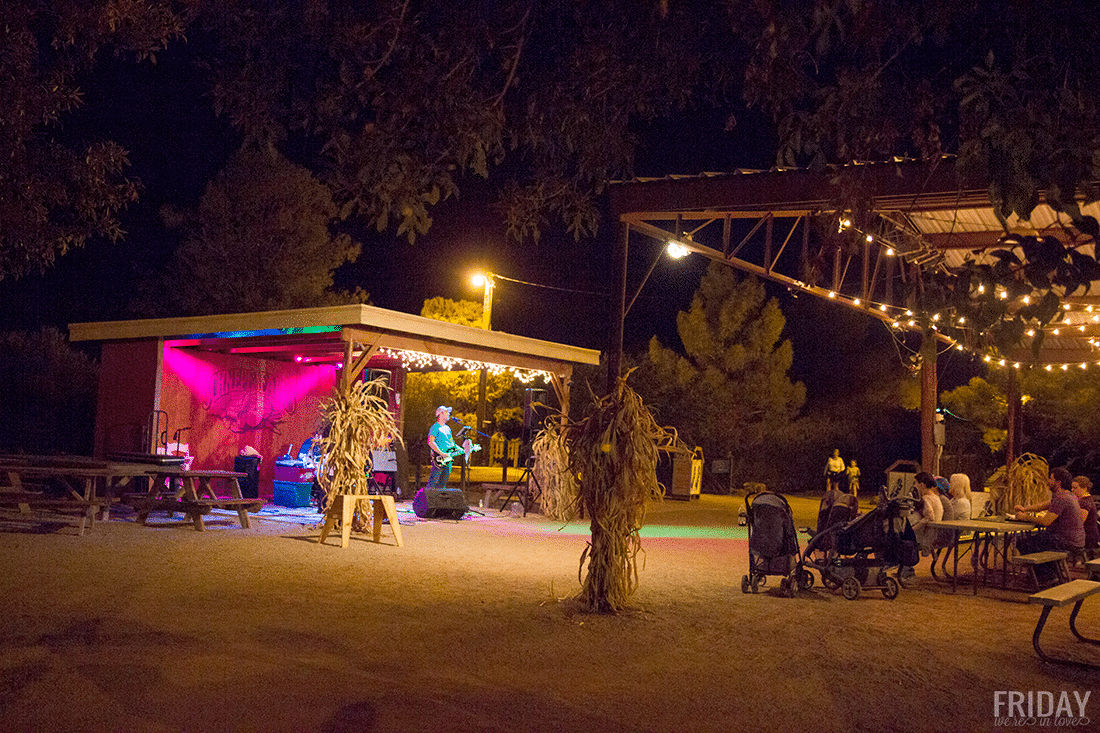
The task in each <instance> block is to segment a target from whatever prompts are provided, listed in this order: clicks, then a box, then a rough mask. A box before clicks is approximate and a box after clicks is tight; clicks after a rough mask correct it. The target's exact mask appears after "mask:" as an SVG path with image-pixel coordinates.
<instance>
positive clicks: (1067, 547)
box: [1016, 468, 1085, 570]
mask: <svg viewBox="0 0 1100 733" xmlns="http://www.w3.org/2000/svg"><path fill="white" fill-rule="evenodd" d="M1072 482H1073V477H1072V476H1070V474H1069V471H1067V470H1066V469H1064V468H1056V469H1054V470H1053V471H1051V472H1050V477H1049V478H1048V479H1047V483H1048V484H1049V485H1050V491H1051V496H1050V501H1049V502H1040V503H1039V504H1034V505H1028V506H1020V505H1017V506H1016V518H1017V519H1021V520H1026V521H1029V522H1033V523H1034V524H1035V525H1036V526H1038V527H1042V528H1043V529H1042V531H1040V532H1039V533H1037V534H1032V535H1028V536H1027V537H1023V538H1021V539H1020V540H1019V541H1018V542H1017V543H1016V547H1017V549H1018V550H1019V551H1020V553H1021V554H1024V555H1027V554H1030V553H1032V552H1044V551H1047V550H1056V551H1062V552H1073V551H1074V550H1080V549H1083V548H1084V546H1085V522H1084V520H1083V519H1082V517H1081V507H1080V505H1079V504H1078V502H1077V497H1075V496H1074V495H1073V494H1071V493H1070V491H1069V487H1070V484H1072ZM1044 507H1045V508H1046V511H1040V510H1041V509H1043V508H1044ZM1036 570H1038V568H1036Z"/></svg>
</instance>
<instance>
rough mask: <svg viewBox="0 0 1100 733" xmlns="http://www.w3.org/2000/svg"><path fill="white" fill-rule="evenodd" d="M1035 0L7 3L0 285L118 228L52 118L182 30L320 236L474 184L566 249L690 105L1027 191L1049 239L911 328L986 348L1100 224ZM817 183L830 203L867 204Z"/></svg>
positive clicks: (1072, 17)
mask: <svg viewBox="0 0 1100 733" xmlns="http://www.w3.org/2000/svg"><path fill="white" fill-rule="evenodd" d="M1055 5H1056V7H1051V4H1049V3H1028V2H1022V1H1021V0H989V1H983V2H977V1H976V0H967V1H964V2H958V1H957V0H927V1H926V2H920V3H916V2H910V1H909V0H790V1H788V0H755V1H754V2H746V1H744V0H693V1H692V2H687V0H610V1H609V2H593V1H591V0H549V1H548V2H538V3H536V2H532V1H531V0H472V1H471V2H453V1H451V0H446V1H445V0H369V1H367V2H359V1H355V2H353V1H352V0H176V2H167V0H166V1H165V2H159V3H157V2H119V1H118V0H113V1H110V2H108V0H89V1H88V2H77V1H76V0H15V1H14V2H8V3H4V4H3V7H2V9H0V14H2V15H0V20H3V28H4V31H3V33H4V34H5V35H4V37H3V46H2V47H0V71H3V74H0V92H2V94H0V123H2V124H0V155H2V156H3V159H4V162H5V165H2V166H0V276H4V275H13V274H20V273H23V272H26V271H28V270H32V269H35V268H40V267H43V266H45V265H47V264H49V263H50V262H51V261H53V259H54V258H55V257H56V256H57V255H58V254H60V253H63V252H64V251H66V249H68V248H69V247H72V246H75V245H78V244H80V243H81V242H83V241H84V240H85V239H86V238H87V237H89V236H105V237H118V236H120V235H121V234H122V230H121V224H120V221H119V212H120V210H121V209H122V208H123V207H124V206H125V205H126V204H127V203H129V202H131V201H133V200H134V198H135V197H136V196H137V195H138V193H139V186H138V185H137V182H136V181H134V180H131V179H130V178H128V177H127V174H126V166H127V154H126V151H124V150H122V149H121V148H120V147H119V146H118V145H115V144H112V143H110V142H109V141H108V140H109V136H108V135H106V134H104V135H99V136H91V137H90V138H89V139H83V137H85V136H82V135H81V134H78V133H79V128H78V127H75V126H72V127H70V126H66V125H65V124H64V123H66V122H67V121H68V120H69V119H71V117H72V113H73V110H74V109H75V107H76V106H77V105H78V103H79V101H80V94H81V93H80V85H81V82H82V80H84V79H86V78H87V74H90V73H94V71H95V60H96V58H97V57H100V56H102V55H103V54H104V53H108V52H114V53H119V54H122V55H123V56H124V57H126V58H132V59H135V60H142V59H148V60H153V59H155V55H154V53H155V52H157V51H158V50H159V49H161V48H164V47H165V46H166V45H167V44H169V43H180V44H182V43H184V41H183V38H182V35H183V33H184V32H185V31H186V47H185V48H186V50H187V54H188V55H189V56H190V57H191V58H192V59H193V60H194V63H195V73H196V74H198V75H201V77H202V78H203V79H204V81H205V82H206V83H207V85H208V89H209V94H208V96H207V97H206V98H204V100H202V102H201V103H204V104H205V103H209V104H211V105H212V106H213V109H214V110H215V111H216V112H218V113H219V114H222V115H224V116H225V118H226V119H228V120H230V121H231V122H232V123H233V125H234V126H235V127H236V128H237V129H238V130H239V131H240V133H241V134H242V135H243V136H244V137H245V139H246V142H247V143H248V144H255V145H259V146H261V147H262V146H268V145H270V146H273V147H274V148H275V149H277V150H278V151H279V152H280V153H281V154H282V155H284V156H285V157H286V158H288V159H289V160H291V161H293V162H294V163H295V164H297V165H301V166H303V167H305V168H306V169H308V170H309V171H310V173H312V174H313V175H314V176H315V177H316V178H317V180H318V181H320V182H321V183H322V184H323V185H325V186H326V187H327V188H328V189H329V191H330V193H331V196H332V200H333V202H334V204H335V205H336V207H337V217H338V218H339V219H342V220H344V221H346V222H347V223H348V224H349V225H353V224H357V223H363V222H366V223H370V224H372V225H373V226H374V227H376V228H377V229H378V230H380V231H382V230H388V231H393V232H396V233H397V234H398V235H399V236H402V237H405V238H407V239H408V240H409V241H413V240H415V238H416V237H417V236H419V235H421V234H423V233H424V232H425V231H427V230H428V228H429V227H430V226H431V223H432V211H433V207H434V206H435V205H436V204H437V203H438V202H439V201H441V200H443V199H445V198H448V197H453V196H457V195H458V194H459V192H460V188H461V187H462V186H465V185H467V183H468V182H469V178H470V177H481V178H489V179H490V181H491V184H492V187H493V188H494V190H495V191H496V192H497V194H498V199H499V204H500V212H501V214H502V216H503V219H504V221H505V222H506V224H507V227H508V229H509V231H510V232H511V233H512V234H513V235H514V236H516V237H519V238H537V237H538V235H539V233H540V232H541V231H543V230H545V229H546V228H547V227H552V226H553V227H559V226H563V227H565V228H567V229H568V230H569V231H571V232H572V233H573V234H574V235H575V236H577V237H583V236H590V235H592V234H593V233H594V232H595V231H596V228H597V226H598V224H599V219H600V213H599V211H600V208H599V201H600V195H601V193H602V192H603V191H604V189H605V187H606V186H607V184H608V182H609V181H611V180H614V179H618V178H628V177H630V176H631V175H632V174H633V165H634V161H635V158H636V155H637V153H638V152H639V149H638V146H639V144H641V143H642V141H644V140H647V138H646V137H645V136H644V135H643V134H642V133H643V132H644V131H645V130H647V126H648V125H649V124H651V123H652V122H653V121H655V120H661V119H668V118H669V117H671V116H673V115H677V114H688V115H690V114H693V113H695V112H697V111H699V110H706V111H707V112H708V113H716V115H717V117H725V118H726V119H727V120H728V123H727V128H729V129H730V130H732V134H730V135H728V136H727V137H726V138H725V139H724V140H723V141H722V144H728V145H735V144H744V140H741V139H739V137H738V135H739V128H738V127H737V120H738V119H739V116H740V115H742V114H744V112H745V106H746V105H748V106H749V107H753V108H755V109H757V110H763V111H765V112H766V113H767V114H768V115H770V118H771V120H772V122H773V124H774V127H775V130H776V132H777V134H778V140H779V149H778V151H777V157H776V160H777V162H778V163H780V164H783V165H799V166H802V165H806V166H823V165H826V164H832V163H844V162H850V161H852V160H883V159H888V158H890V157H891V156H905V157H908V158H916V159H922V160H925V161H930V162H933V163H936V164H941V165H950V164H952V163H951V162H949V161H950V160H951V159H944V158H943V157H942V156H943V155H944V154H949V155H951V156H954V157H953V160H954V164H955V165H957V166H958V167H959V169H960V171H962V172H963V173H964V174H965V175H966V176H968V177H973V178H974V179H975V180H981V181H982V182H983V183H986V184H988V186H989V192H990V198H991V202H992V203H993V205H994V207H995V210H996V211H997V212H998V214H999V215H1000V216H1002V218H1006V219H1007V217H1008V216H1009V215H1010V214H1016V215H1018V216H1019V217H1021V218H1023V219H1026V218H1027V217H1028V215H1029V214H1030V213H1031V211H1032V210H1033V209H1034V207H1035V206H1036V205H1037V204H1038V202H1039V201H1040V193H1041V192H1043V193H1044V195H1045V198H1046V201H1047V202H1048V203H1050V205H1051V206H1052V207H1054V209H1055V210H1056V211H1058V212H1061V213H1063V214H1064V216H1065V217H1066V221H1067V222H1069V223H1070V224H1071V225H1072V231H1069V232H1068V234H1067V236H1066V237H1064V238H1062V239H1061V240H1059V239H1054V238H1050V237H1048V238H1047V239H1039V238H1037V237H1036V238H1031V239H1029V240H1027V241H1025V242H1024V244H1025V247H1024V252H1025V258H1024V259H1023V260H1018V261H1013V260H1012V257H1010V256H1009V255H1005V256H1004V257H1003V258H1002V262H1001V264H1000V265H999V266H990V267H987V268H985V269H984V270H983V269H982V268H978V267H976V266H975V267H972V268H969V269H968V270H967V271H965V272H963V273H961V275H962V278H961V279H953V280H949V281H943V282H938V283H937V282H933V283H931V287H929V288H928V289H927V292H928V293H930V295H929V296H928V301H929V302H928V304H927V308H928V310H930V311H931V310H933V309H934V308H935V307H937V306H938V304H939V303H940V302H942V303H948V304H950V305H952V307H955V308H956V310H958V311H959V312H960V313H961V312H963V311H964V310H965V311H967V313H968V315H967V318H968V319H970V320H971V321H972V322H978V323H982V324H983V325H991V326H992V325H997V327H998V328H999V329H1000V331H999V333H998V344H999V345H1000V346H1002V348H1003V347H1004V346H1005V345H1007V344H1008V343H1010V342H1012V341H1013V340H1014V339H1016V338H1018V337H1019V335H1020V334H1021V333H1024V332H1025V331H1026V328H1025V325H1026V321H1028V320H1029V319H1030V320H1034V321H1036V322H1039V323H1043V322H1045V321H1044V319H1047V318H1049V317H1050V314H1053V313H1056V312H1057V303H1058V301H1059V300H1060V299H1061V298H1063V297H1065V296H1066V295H1071V294H1074V293H1079V292H1081V291H1082V290H1084V291H1087V290H1088V289H1089V288H1090V287H1091V285H1092V283H1093V282H1095V281H1096V280H1097V279H1098V278H1100V266H1097V263H1096V260H1095V258H1094V257H1092V256H1091V255H1089V254H1086V253H1085V252H1084V251H1082V250H1081V248H1080V247H1081V245H1083V244H1087V243H1091V237H1092V236H1095V235H1096V234H1097V233H1098V225H1097V222H1096V221H1094V220H1093V219H1092V218H1090V217H1087V216H1082V215H1081V212H1080V208H1079V207H1080V203H1081V202H1092V201H1095V200H1096V199H1097V196H1098V195H1100V193H1098V191H1097V189H1096V185H1095V182H1096V181H1097V180H1100V119H1098V114H1100V112H1098V110H1100V96H1098V95H1100V43H1098V42H1097V41H1100V29H1098V25H1097V24H1096V23H1095V22H1094V18H1093V17H1092V16H1093V13H1092V9H1091V7H1090V6H1089V4H1088V3H1059V4H1055ZM181 47H183V46H181ZM745 134H748V133H745ZM649 144H650V145H654V144H656V145H662V146H666V147H668V148H672V147H673V145H672V143H670V141H668V140H660V141H658V142H657V143H653V142H650V143H649ZM665 153H666V154H665V155H664V159H665V160H666V165H675V159H674V156H673V155H671V154H670V153H669V152H668V151H665ZM664 172H672V171H664ZM689 172H690V171H689ZM837 182H838V186H837V187H836V192H837V193H836V198H837V208H838V209H840V210H843V209H845V208H848V209H854V208H857V207H859V206H866V205H868V204H869V202H871V201H872V200H873V196H874V192H873V191H864V190H861V189H860V187H859V185H858V183H853V182H852V181H850V180H849V181H845V180H844V177H843V176H838V179H837ZM184 203H186V204H188V205H190V203H192V202H184ZM956 274H958V273H956ZM977 277H983V278H987V279H992V280H995V281H996V282H999V283H1002V284H1003V285H1004V286H1005V287H1006V288H1016V289H1019V288H1020V287H1025V286H1026V287H1027V288H1030V289H1031V290H1034V291H1038V295H1039V296H1040V297H1037V298H1034V300H1035V304H1034V305H1033V307H1032V310H1031V311H1028V312H1025V313H1024V314H1023V315H1021V316H1020V317H1019V318H1017V315H1018V314H1017V313H1008V312H1007V311H1006V312H998V304H996V303H993V304H990V303H985V302H981V299H980V298H975V297H974V294H973V292H971V290H970V289H969V288H968V287H966V286H967V283H972V282H974V281H975V278H977ZM967 278H969V279H967ZM1014 292H1015V291H1014ZM998 324H999V325H998Z"/></svg>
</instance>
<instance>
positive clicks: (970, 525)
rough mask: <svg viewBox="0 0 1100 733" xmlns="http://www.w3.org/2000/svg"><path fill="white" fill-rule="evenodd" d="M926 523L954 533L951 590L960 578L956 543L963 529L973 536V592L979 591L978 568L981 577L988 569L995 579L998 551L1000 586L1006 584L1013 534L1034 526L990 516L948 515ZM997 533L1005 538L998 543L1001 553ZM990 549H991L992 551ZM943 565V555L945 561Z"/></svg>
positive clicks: (983, 576) (957, 543)
mask: <svg viewBox="0 0 1100 733" xmlns="http://www.w3.org/2000/svg"><path fill="white" fill-rule="evenodd" d="M928 526H929V527H932V528H934V529H946V530H950V531H951V532H953V533H954V540H953V542H952V548H951V551H952V552H953V553H954V558H955V564H954V569H953V572H952V574H951V592H952V593H954V592H955V590H956V588H957V586H958V578H959V544H960V541H961V540H962V537H963V535H964V534H966V533H971V534H972V535H973V538H974V547H973V553H974V555H973V557H975V558H977V563H976V565H975V567H974V573H973V593H974V594H975V595H977V593H978V574H979V570H980V572H981V576H982V580H983V581H984V580H985V576H986V574H987V573H989V574H990V576H991V577H992V578H993V580H994V583H996V578H997V557H998V554H999V555H1000V558H1001V585H1000V587H1001V588H1005V587H1007V586H1008V565H1009V562H1008V550H1009V547H1010V546H1011V545H1012V542H1013V540H1014V539H1015V536H1016V535H1017V534H1020V533H1025V532H1030V531H1032V530H1033V529H1035V525H1033V524H1031V523H1030V522H1019V521H1008V520H1006V519H1004V518H1003V517H989V518H981V519H950V520H946V521H939V522H931V523H930V524H929V525H928ZM997 537H1003V539H1004V542H1003V543H1002V544H1001V550H1000V553H998V551H997V545H996V542H994V540H995V539H996V538H997ZM991 551H992V553H991ZM990 559H992V564H991V565H990V564H989V562H988V561H989V560H990ZM932 567H933V570H932V574H933V576H935V558H933V560H932ZM944 567H946V558H945V562H944Z"/></svg>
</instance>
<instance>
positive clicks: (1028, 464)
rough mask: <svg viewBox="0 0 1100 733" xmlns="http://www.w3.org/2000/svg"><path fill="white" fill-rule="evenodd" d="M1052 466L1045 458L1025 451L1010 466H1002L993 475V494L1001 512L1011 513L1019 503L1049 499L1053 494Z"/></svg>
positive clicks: (995, 506) (995, 505) (996, 505)
mask: <svg viewBox="0 0 1100 733" xmlns="http://www.w3.org/2000/svg"><path fill="white" fill-rule="evenodd" d="M1049 476H1050V466H1049V465H1047V461H1046V459H1045V458H1042V457H1040V456H1037V455H1035V454H1034V453H1024V454H1023V455H1022V456H1020V457H1019V458H1017V459H1016V460H1015V461H1013V462H1012V465H1011V466H1009V467H1008V477H1007V480H1006V478H1005V467H1004V466H1001V467H1000V468H998V469H997V470H996V471H994V472H993V475H992V476H990V477H989V498H990V499H991V500H992V501H993V507H994V509H995V510H996V512H997V513H998V514H1007V513H1009V512H1011V511H1012V510H1013V507H1015V506H1016V505H1017V504H1021V505H1023V506H1027V505H1028V504H1035V503H1037V502H1041V501H1046V500H1047V498H1048V497H1049V496H1050V485H1049V484H1048V483H1047V478H1048V477H1049Z"/></svg>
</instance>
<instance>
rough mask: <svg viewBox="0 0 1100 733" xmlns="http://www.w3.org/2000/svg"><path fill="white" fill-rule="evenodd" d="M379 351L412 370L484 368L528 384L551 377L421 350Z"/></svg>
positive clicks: (501, 365) (531, 371)
mask: <svg viewBox="0 0 1100 733" xmlns="http://www.w3.org/2000/svg"><path fill="white" fill-rule="evenodd" d="M379 352H381V353H383V354H385V355H386V356H389V357H392V358H394V359H397V360H398V361H400V362H401V364H402V366H404V367H405V368H406V369H411V370H414V371H415V370H418V369H426V368H434V367H441V368H443V369H447V370H450V371H479V370H481V369H484V370H485V371H487V372H488V373H489V374H492V375H494V376H498V375H501V374H511V375H512V376H513V377H514V378H516V379H517V380H519V381H520V382H521V383H523V384H530V383H531V382H534V381H535V380H536V379H538V378H540V377H541V378H542V380H543V382H544V383H549V382H550V379H551V377H550V372H547V371H543V370H541V369H522V368H520V367H513V366H505V365H503V364H493V363H491V362H486V361H476V360H474V359H459V358H456V357H451V356H439V355H437V354H426V353H424V352H422V351H406V350H404V349H389V348H381V349H379Z"/></svg>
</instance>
